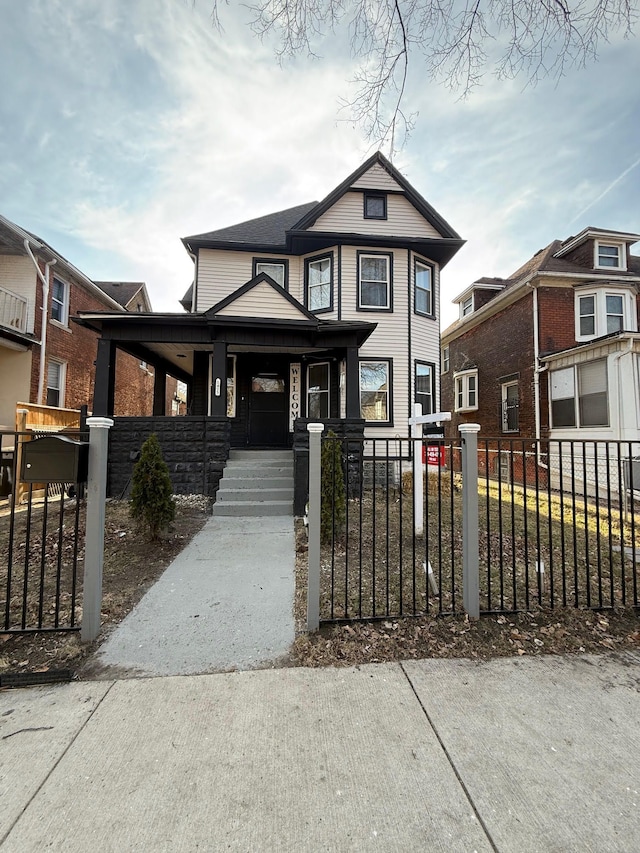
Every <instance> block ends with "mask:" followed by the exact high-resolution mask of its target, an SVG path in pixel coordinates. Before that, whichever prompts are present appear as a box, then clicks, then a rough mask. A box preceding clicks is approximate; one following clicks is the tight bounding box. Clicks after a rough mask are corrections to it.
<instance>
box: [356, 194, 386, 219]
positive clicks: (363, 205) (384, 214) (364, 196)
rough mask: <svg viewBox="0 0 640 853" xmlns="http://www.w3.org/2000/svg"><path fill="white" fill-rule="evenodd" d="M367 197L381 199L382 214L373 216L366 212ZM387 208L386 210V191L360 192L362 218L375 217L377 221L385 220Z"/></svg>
mask: <svg viewBox="0 0 640 853" xmlns="http://www.w3.org/2000/svg"><path fill="white" fill-rule="evenodd" d="M369 199H380V200H381V201H382V206H383V208H384V212H383V214H382V216H375V215H373V214H371V213H368V212H367V202H368V201H369ZM387 210H388V207H387V194H386V193H384V192H377V191H371V192H368V191H366V192H364V193H363V194H362V216H363V219H377V220H378V221H383V220H386V218H387Z"/></svg>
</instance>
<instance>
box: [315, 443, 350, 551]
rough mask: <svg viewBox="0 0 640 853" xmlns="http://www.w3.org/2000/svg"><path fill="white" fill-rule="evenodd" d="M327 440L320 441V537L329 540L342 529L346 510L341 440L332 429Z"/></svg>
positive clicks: (322, 539)
mask: <svg viewBox="0 0 640 853" xmlns="http://www.w3.org/2000/svg"><path fill="white" fill-rule="evenodd" d="M327 438H328V439H329V441H323V442H322V456H321V459H320V465H321V486H320V489H321V501H322V503H321V510H320V539H321V541H322V542H325V543H327V542H331V538H332V536H333V535H336V536H337V535H339V534H340V533H342V531H343V530H344V525H345V520H346V515H347V510H346V493H345V485H344V470H343V468H342V442H341V441H338V440H337V436H336V434H335V432H334V431H333V430H329V432H328V434H327Z"/></svg>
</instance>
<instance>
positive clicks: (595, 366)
mask: <svg viewBox="0 0 640 853" xmlns="http://www.w3.org/2000/svg"><path fill="white" fill-rule="evenodd" d="M549 384H550V386H551V423H552V427H553V428H554V429H558V428H563V427H578V428H580V427H603V426H609V395H608V387H607V361H606V359H599V360H598V361H591V362H587V363H585V364H578V365H576V366H575V367H564V368H561V369H560V370H553V371H552V372H551V373H550V374H549ZM576 389H577V392H578V393H577V401H576ZM576 402H577V405H576Z"/></svg>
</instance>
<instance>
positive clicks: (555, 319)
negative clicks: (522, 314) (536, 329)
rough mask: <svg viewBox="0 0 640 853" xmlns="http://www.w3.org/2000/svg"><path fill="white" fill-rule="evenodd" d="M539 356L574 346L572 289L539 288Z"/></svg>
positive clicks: (573, 301) (574, 330) (574, 329)
mask: <svg viewBox="0 0 640 853" xmlns="http://www.w3.org/2000/svg"><path fill="white" fill-rule="evenodd" d="M538 312H539V318H540V320H539V322H540V354H541V355H545V354H548V353H551V352H559V351H560V350H563V349H567V348H568V347H572V346H575V344H576V326H575V297H574V290H573V288H572V287H566V288H557V287H539V288H538Z"/></svg>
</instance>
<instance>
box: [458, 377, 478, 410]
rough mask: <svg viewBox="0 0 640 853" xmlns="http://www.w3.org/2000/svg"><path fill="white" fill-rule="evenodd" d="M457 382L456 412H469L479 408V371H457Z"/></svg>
mask: <svg viewBox="0 0 640 853" xmlns="http://www.w3.org/2000/svg"><path fill="white" fill-rule="evenodd" d="M454 382H455V410H456V412H469V411H473V409H477V408H478V371H477V370H475V369H474V370H465V371H463V372H462V373H456V374H455V376H454Z"/></svg>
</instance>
